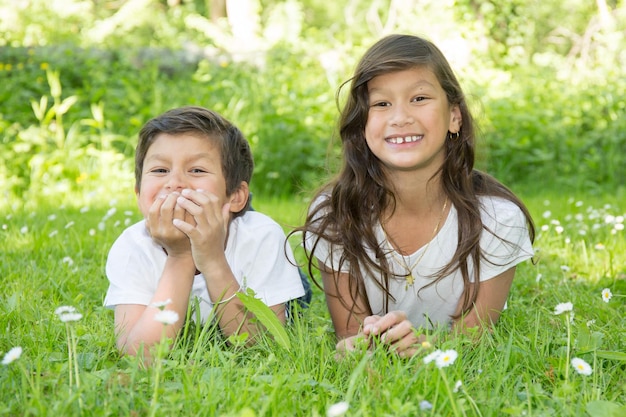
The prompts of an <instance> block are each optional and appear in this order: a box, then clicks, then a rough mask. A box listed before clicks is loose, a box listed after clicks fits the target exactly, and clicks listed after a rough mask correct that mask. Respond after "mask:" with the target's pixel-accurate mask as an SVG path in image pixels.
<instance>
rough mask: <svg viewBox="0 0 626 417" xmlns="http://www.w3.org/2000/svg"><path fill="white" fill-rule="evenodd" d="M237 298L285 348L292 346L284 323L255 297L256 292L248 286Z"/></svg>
mask: <svg viewBox="0 0 626 417" xmlns="http://www.w3.org/2000/svg"><path fill="white" fill-rule="evenodd" d="M237 298H239V300H241V302H242V303H243V305H244V306H245V307H246V308H247V309H248V310H249V311H250V312H251V313H252V314H254V315H255V316H256V318H257V319H258V320H259V321H260V322H261V324H263V326H265V328H266V329H267V331H268V332H270V334H271V335H272V336H273V337H274V340H275V341H276V342H277V343H278V344H279V345H280V346H282V347H284V348H285V349H287V350H289V349H290V348H291V342H290V341H289V335H287V331H286V330H285V327H284V326H283V324H282V323H281V322H280V320H278V317H276V314H275V313H274V312H273V311H272V309H270V308H269V307H268V306H266V305H265V303H263V301H261V300H259V299H258V298H256V297H255V293H254V291H253V290H252V289H251V288H248V289H247V290H246V292H245V293H243V292H239V293H237Z"/></svg>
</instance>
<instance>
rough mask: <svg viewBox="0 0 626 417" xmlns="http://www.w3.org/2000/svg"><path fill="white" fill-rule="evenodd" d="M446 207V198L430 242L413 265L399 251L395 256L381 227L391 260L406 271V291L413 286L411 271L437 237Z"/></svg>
mask: <svg viewBox="0 0 626 417" xmlns="http://www.w3.org/2000/svg"><path fill="white" fill-rule="evenodd" d="M447 206H448V197H446V200H445V201H444V203H443V208H442V209H441V214H440V215H439V220H437V225H436V226H435V230H433V235H432V237H431V238H430V240H429V241H428V243H427V244H426V246H425V247H424V250H423V251H422V254H421V255H420V256H419V258H417V260H416V261H415V262H413V265H410V266H409V264H408V263H407V261H406V260H405V259H404V255H402V254H401V253H400V251H397V253H398V255H400V256H399V257H398V256H397V255H396V250H395V249H394V247H393V245H392V244H391V239H389V237H388V236H387V232H385V228H384V227H383V228H382V229H383V234H384V235H385V240H386V241H387V244H388V245H389V249H391V256H393V258H394V259H395V260H396V261H398V262H400V263H401V264H402V265H403V266H404V268H405V269H406V271H407V275H406V278H405V279H406V288H405V289H408V288H409V286H410V285H413V284H414V283H415V277H414V276H413V270H414V269H415V267H416V266H417V265H418V264H419V263H420V262H421V260H422V258H423V257H424V255H425V254H426V252H428V247H429V246H430V242H432V241H433V239H435V236H436V235H437V231H439V226H440V225H441V220H442V219H443V214H444V213H445V212H446V207H447Z"/></svg>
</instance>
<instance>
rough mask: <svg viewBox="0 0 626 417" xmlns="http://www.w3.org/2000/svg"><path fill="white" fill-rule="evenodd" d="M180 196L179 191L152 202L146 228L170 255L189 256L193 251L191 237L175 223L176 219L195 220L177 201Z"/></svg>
mask: <svg viewBox="0 0 626 417" xmlns="http://www.w3.org/2000/svg"><path fill="white" fill-rule="evenodd" d="M179 196H180V194H179V193H177V192H173V193H171V194H168V195H162V196H159V197H158V198H157V199H156V200H155V201H154V203H152V206H151V207H150V210H149V212H148V217H147V219H146V228H147V229H148V233H149V234H150V236H151V237H152V239H153V240H154V241H155V242H156V243H158V244H159V245H161V246H162V247H163V248H164V249H165V251H166V252H167V254H168V256H174V257H182V256H189V255H190V253H191V245H190V242H189V238H188V237H187V236H186V235H185V234H184V233H183V232H181V231H180V230H178V229H177V228H176V227H175V226H174V225H173V221H174V219H181V220H182V219H187V220H193V219H192V218H190V217H189V216H188V215H187V213H186V211H185V209H183V208H182V207H180V206H179V205H178V204H177V203H176V201H177V198H178V197H179Z"/></svg>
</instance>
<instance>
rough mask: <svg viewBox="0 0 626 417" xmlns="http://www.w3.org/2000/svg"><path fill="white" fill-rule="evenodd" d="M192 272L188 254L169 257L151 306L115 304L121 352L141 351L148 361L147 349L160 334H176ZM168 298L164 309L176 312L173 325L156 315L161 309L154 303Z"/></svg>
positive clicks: (182, 319) (133, 352)
mask: <svg viewBox="0 0 626 417" xmlns="http://www.w3.org/2000/svg"><path fill="white" fill-rule="evenodd" d="M194 272H195V266H194V264H193V260H192V259H191V255H189V256H188V258H187V259H185V258H184V257H171V256H168V258H167V261H166V262H165V268H164V270H163V275H162V276H161V279H160V280H159V284H158V286H157V290H156V292H155V293H154V296H153V297H152V300H151V301H150V305H148V306H145V305H139V304H119V305H117V306H115V328H116V332H117V347H118V349H119V350H120V351H121V352H123V353H127V354H130V355H137V354H143V356H144V358H145V359H146V360H147V361H148V362H149V360H150V348H151V347H152V346H153V345H154V344H156V343H158V342H160V341H161V338H162V337H163V336H165V337H168V338H170V339H174V338H175V337H176V335H177V334H178V332H179V330H180V329H181V327H182V325H183V322H184V319H185V315H186V313H187V306H188V304H189V294H190V292H191V287H192V284H193V277H194ZM167 300H171V302H170V303H169V304H167V305H166V306H165V307H163V308H164V309H165V310H172V311H175V312H176V313H177V314H178V320H177V321H176V322H175V323H173V324H163V323H161V322H159V321H157V320H156V318H155V316H156V314H157V313H159V311H160V309H159V308H157V307H154V306H153V305H154V304H155V303H163V302H165V301H167Z"/></svg>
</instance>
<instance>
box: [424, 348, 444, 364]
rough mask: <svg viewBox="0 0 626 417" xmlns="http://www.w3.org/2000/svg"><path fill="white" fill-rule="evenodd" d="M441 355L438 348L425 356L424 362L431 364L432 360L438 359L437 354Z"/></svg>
mask: <svg viewBox="0 0 626 417" xmlns="http://www.w3.org/2000/svg"><path fill="white" fill-rule="evenodd" d="M439 355H441V350H439V349H437V350H435V351H433V352H430V353H429V354H428V355H426V356H424V363H425V364H429V363H431V362H432V361H434V360H435V359H437V356H439Z"/></svg>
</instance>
